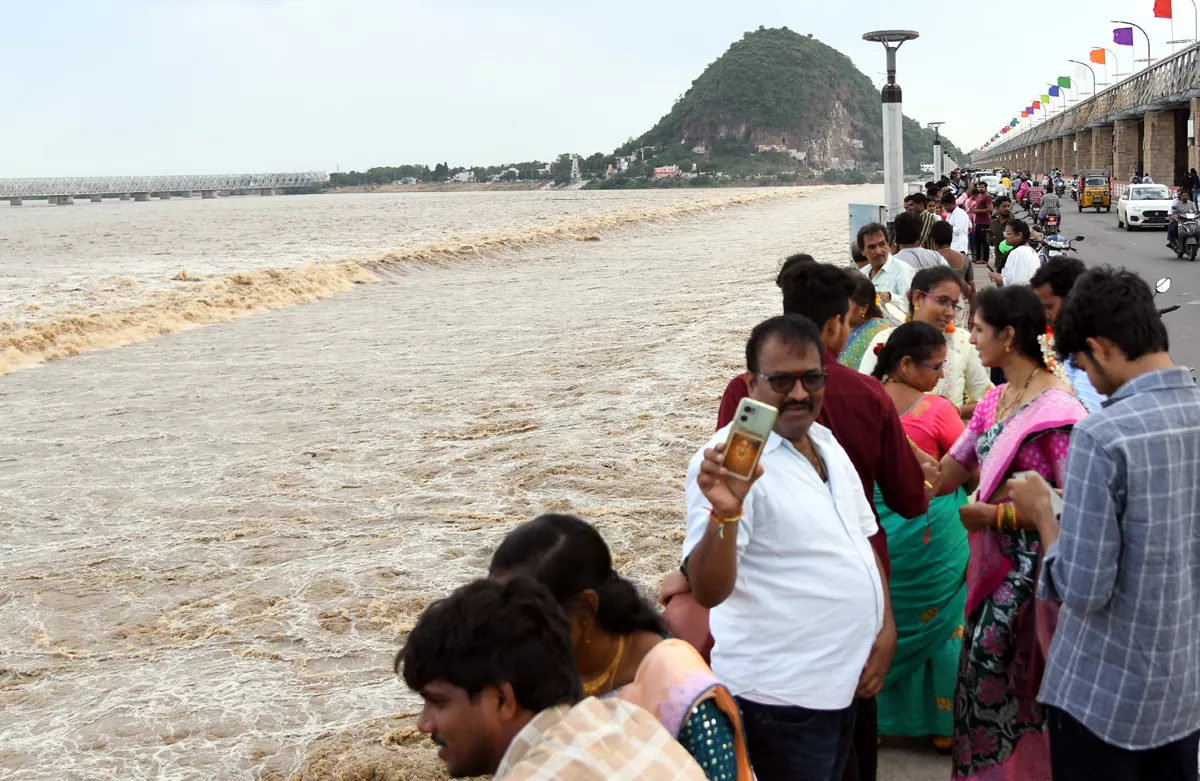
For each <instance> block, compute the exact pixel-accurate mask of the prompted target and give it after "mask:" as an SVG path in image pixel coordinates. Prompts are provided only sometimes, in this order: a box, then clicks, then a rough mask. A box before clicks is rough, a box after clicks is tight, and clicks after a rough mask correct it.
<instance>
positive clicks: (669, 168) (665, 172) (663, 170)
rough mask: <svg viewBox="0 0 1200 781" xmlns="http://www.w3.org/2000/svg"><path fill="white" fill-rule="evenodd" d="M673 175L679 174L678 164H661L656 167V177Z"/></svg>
mask: <svg viewBox="0 0 1200 781" xmlns="http://www.w3.org/2000/svg"><path fill="white" fill-rule="evenodd" d="M673 176H679V166H677V165H660V166H659V167H658V168H655V169H654V178H655V179H669V178H671V177H673Z"/></svg>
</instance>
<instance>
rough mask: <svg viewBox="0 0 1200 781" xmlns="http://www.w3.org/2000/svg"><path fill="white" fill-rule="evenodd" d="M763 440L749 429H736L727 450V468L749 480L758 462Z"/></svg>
mask: <svg viewBox="0 0 1200 781" xmlns="http://www.w3.org/2000/svg"><path fill="white" fill-rule="evenodd" d="M762 447H763V440H762V439H759V438H758V437H756V436H754V435H753V434H751V433H750V432H748V431H735V432H733V437H732V438H731V439H730V440H729V446H728V448H727V449H726V451H725V468H726V469H728V470H729V472H730V473H731V474H733V475H735V476H737V477H740V478H742V479H743V480H749V479H750V478H751V477H752V476H753V474H754V467H755V466H756V465H757V464H758V454H759V453H760V452H761V451H762Z"/></svg>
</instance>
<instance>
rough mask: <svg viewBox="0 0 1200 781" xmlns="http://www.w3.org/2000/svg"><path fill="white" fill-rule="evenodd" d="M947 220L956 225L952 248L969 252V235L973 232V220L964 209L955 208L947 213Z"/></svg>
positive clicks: (951, 243) (951, 242)
mask: <svg viewBox="0 0 1200 781" xmlns="http://www.w3.org/2000/svg"><path fill="white" fill-rule="evenodd" d="M946 222H948V223H950V225H951V226H953V227H954V237H953V238H952V239H950V249H952V250H954V251H955V252H961V253H963V254H964V255H965V254H967V236H968V235H969V234H970V233H971V220H970V218H968V217H967V213H966V212H965V211H963V210H962V209H955V210H954V211H952V212H950V213H949V214H947V215H946Z"/></svg>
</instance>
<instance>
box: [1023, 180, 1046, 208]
mask: <svg viewBox="0 0 1200 781" xmlns="http://www.w3.org/2000/svg"><path fill="white" fill-rule="evenodd" d="M1026 195H1027V196H1028V197H1029V206H1027V207H1026V210H1027V211H1030V212H1032V211H1033V210H1034V209H1041V208H1042V198H1043V197H1044V196H1045V195H1046V190H1045V189H1044V188H1043V187H1042V185H1041V182H1037V181H1035V182H1034V183H1033V186H1032V187H1030V188H1029V192H1028V193H1026Z"/></svg>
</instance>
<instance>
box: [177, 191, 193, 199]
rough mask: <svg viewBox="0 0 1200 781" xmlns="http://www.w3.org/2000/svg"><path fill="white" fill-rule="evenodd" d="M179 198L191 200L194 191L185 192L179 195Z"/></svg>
mask: <svg viewBox="0 0 1200 781" xmlns="http://www.w3.org/2000/svg"><path fill="white" fill-rule="evenodd" d="M179 197H180V198H191V197H192V191H191V190H184V191H183V192H181V193H179Z"/></svg>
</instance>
